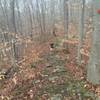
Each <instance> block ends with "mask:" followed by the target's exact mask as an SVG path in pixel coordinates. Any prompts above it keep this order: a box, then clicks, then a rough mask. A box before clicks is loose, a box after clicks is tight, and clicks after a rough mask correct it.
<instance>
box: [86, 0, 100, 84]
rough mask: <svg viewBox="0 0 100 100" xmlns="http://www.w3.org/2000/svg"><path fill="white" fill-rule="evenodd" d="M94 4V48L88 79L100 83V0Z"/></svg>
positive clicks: (96, 0)
mask: <svg viewBox="0 0 100 100" xmlns="http://www.w3.org/2000/svg"><path fill="white" fill-rule="evenodd" d="M93 4H94V16H93V24H94V32H93V34H92V49H91V55H90V60H89V65H88V67H87V79H88V80H89V81H90V82H91V83H92V84H100V14H98V13H97V10H98V9H100V5H99V4H100V0H93Z"/></svg>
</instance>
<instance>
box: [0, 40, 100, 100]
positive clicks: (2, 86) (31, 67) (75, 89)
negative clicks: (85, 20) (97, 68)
mask: <svg viewBox="0 0 100 100" xmlns="http://www.w3.org/2000/svg"><path fill="white" fill-rule="evenodd" d="M61 41H62V39H56V41H53V42H54V43H55V48H54V49H53V50H50V45H49V44H50V43H46V44H45V45H42V46H41V47H40V46H39V47H38V48H37V49H39V51H41V52H40V54H37V53H35V54H34V59H35V58H36V60H34V61H33V62H31V63H30V64H29V62H30V61H27V63H25V64H24V65H20V66H19V67H18V69H17V71H15V72H14V73H12V72H13V71H11V72H10V73H9V74H8V75H7V76H3V75H2V77H1V79H0V100H96V98H95V97H96V96H97V95H100V87H99V86H93V85H92V84H90V83H89V82H88V81H87V80H86V65H87V61H88V53H87V49H88V47H87V42H86V43H84V45H85V49H84V50H83V51H84V52H85V51H86V52H85V55H84V54H83V56H82V57H83V59H82V65H81V66H79V65H78V64H77V62H76V56H77V54H76V52H77V46H76V44H77V41H67V43H68V46H69V50H66V49H65V48H63V47H62V46H61V45H62V44H61V43H62V42H61ZM86 41H87V40H86ZM43 47H44V48H43ZM32 60H33V58H31V61H32ZM3 77H4V78H3Z"/></svg>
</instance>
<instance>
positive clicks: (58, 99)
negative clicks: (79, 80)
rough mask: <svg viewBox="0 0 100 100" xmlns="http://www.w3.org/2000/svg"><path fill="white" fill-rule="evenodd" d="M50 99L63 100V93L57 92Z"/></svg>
mask: <svg viewBox="0 0 100 100" xmlns="http://www.w3.org/2000/svg"><path fill="white" fill-rule="evenodd" d="M50 100H62V95H61V94H56V95H54V96H53V97H51V99H50Z"/></svg>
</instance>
